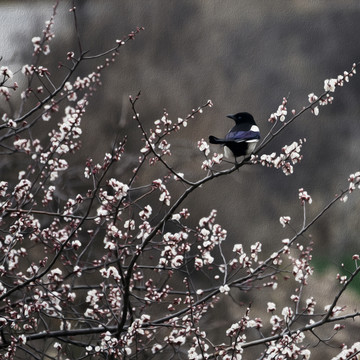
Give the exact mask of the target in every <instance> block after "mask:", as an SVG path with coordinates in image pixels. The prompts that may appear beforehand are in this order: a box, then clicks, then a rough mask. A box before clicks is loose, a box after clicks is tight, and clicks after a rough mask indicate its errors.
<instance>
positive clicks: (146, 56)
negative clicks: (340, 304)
mask: <svg viewBox="0 0 360 360" xmlns="http://www.w3.org/2000/svg"><path fill="white" fill-rule="evenodd" d="M52 5H53V2H52V1H39V2H35V1H22V2H17V1H11V2H0V17H1V25H0V30H2V31H1V35H0V36H1V38H2V41H1V42H2V44H3V45H2V46H1V51H0V52H2V55H3V57H4V59H3V61H2V62H1V65H8V66H9V67H10V69H11V70H12V71H14V72H15V71H16V70H19V69H20V68H21V66H20V64H23V63H31V61H32V59H31V57H30V54H31V52H32V44H31V38H32V37H33V36H39V35H40V34H41V30H42V29H43V26H44V21H45V20H47V19H48V18H49V17H50V14H51V12H52ZM70 6H71V2H70V1H64V2H62V3H61V4H60V6H59V9H58V16H57V18H56V20H55V33H56V38H55V39H54V40H53V42H52V43H51V49H52V54H51V55H49V56H48V60H47V61H49V63H48V64H47V65H48V67H49V68H50V69H51V72H52V73H54V74H55V73H56V71H57V70H56V66H57V61H54V59H56V60H62V61H65V56H66V52H67V51H70V50H77V47H76V42H75V41H74V39H75V32H74V28H73V18H72V16H71V14H69V12H68V10H67V9H68V8H69V7H70ZM77 11H78V20H79V33H80V36H81V39H82V43H83V48H84V49H86V50H89V51H90V54H95V53H98V52H101V51H102V50H106V49H108V48H109V47H112V46H113V45H114V41H115V39H120V38H122V37H123V36H124V35H126V34H128V33H129V32H130V31H131V30H133V29H135V27H136V26H144V27H145V31H143V32H142V33H141V34H139V35H138V36H137V38H136V39H135V40H134V41H132V42H129V43H127V44H126V46H125V47H124V48H123V49H122V50H121V53H120V56H119V58H118V60H117V62H116V63H115V64H114V65H112V66H111V67H110V68H109V69H108V71H106V72H105V73H104V76H103V87H102V88H100V89H98V91H97V93H96V94H95V96H94V97H93V98H92V99H91V104H90V106H89V108H88V110H87V115H86V117H85V122H83V131H84V135H83V147H82V149H81V151H80V152H79V153H78V154H77V155H76V158H74V159H73V161H75V163H76V164H78V166H79V167H80V166H83V165H84V161H85V159H86V158H87V157H92V158H94V159H98V160H99V159H102V158H103V154H104V152H107V151H109V149H110V144H111V142H112V141H113V139H114V136H115V134H119V135H120V136H122V135H125V134H128V136H129V144H128V150H129V151H130V153H128V155H127V156H128V158H127V159H128V160H127V165H126V166H124V165H123V167H122V168H119V170H118V176H119V177H120V178H121V177H122V176H123V177H124V181H126V179H128V176H127V174H128V172H129V171H130V169H132V168H133V166H134V165H135V164H136V161H137V156H138V153H137V152H138V150H139V148H140V146H142V145H141V143H140V141H139V138H140V133H139V130H138V129H137V127H136V125H135V124H134V122H133V120H132V113H131V109H130V107H129V103H128V96H129V95H136V94H137V93H138V92H139V90H141V94H142V95H141V98H140V100H139V103H138V111H139V113H140V117H141V119H142V121H143V123H144V124H145V126H146V127H151V126H152V124H153V121H154V120H155V119H158V118H160V117H161V116H162V112H163V109H164V108H166V110H167V112H168V113H169V117H170V118H171V119H173V120H175V121H176V119H177V118H178V117H185V116H186V115H187V114H188V113H189V112H190V111H191V109H192V108H196V107H198V106H199V105H201V104H204V103H206V101H207V100H208V99H211V100H212V101H213V103H214V106H213V107H212V108H211V109H206V110H205V111H204V114H203V115H201V116H198V117H196V119H195V120H194V121H193V122H191V123H189V125H188V127H187V128H186V129H184V130H182V131H181V132H180V133H179V134H177V135H175V136H174V137H173V138H172V141H171V144H172V153H173V157H172V160H171V164H172V165H173V166H174V168H175V170H177V171H180V172H183V173H185V176H187V177H189V178H192V179H194V178H197V177H198V176H199V174H201V173H202V172H201V170H200V164H201V162H202V160H203V158H202V156H201V153H200V152H199V151H198V149H197V147H196V144H197V140H199V139H201V138H204V139H207V137H208V135H209V134H213V135H222V134H224V133H225V132H226V131H227V130H228V128H229V127H231V126H232V123H231V120H230V119H227V118H226V117H225V115H226V114H228V113H235V112H239V111H248V112H250V113H252V114H253V115H254V117H255V119H256V121H257V123H258V125H259V127H260V129H261V132H262V135H263V136H264V135H265V134H266V133H267V132H268V131H269V129H270V127H271V125H270V124H269V123H268V122H267V119H268V118H269V116H270V114H271V113H273V112H275V111H276V110H277V108H278V106H279V105H280V104H281V102H282V98H283V97H284V96H288V95H289V101H288V109H289V113H290V111H291V109H295V110H296V111H299V110H301V108H302V107H303V106H306V105H307V104H308V94H309V93H311V92H314V93H315V94H317V95H320V94H321V93H322V92H323V83H324V79H327V78H332V77H336V76H337V75H338V74H341V73H343V71H344V70H350V69H351V66H352V64H353V63H354V62H358V61H359V60H360V50H359V34H360V21H359V19H360V3H359V1H357V0H356V1H355V0H354V1H346V2H339V1H337V0H326V1H300V0H298V1H291V2H290V1H286V0H275V1H266V0H264V1H251V0H246V1H238V0H226V1H204V0H203V1H201V0H196V1H185V0H181V1H159V0H152V1H139V0H137V1H110V0H108V1H104V2H103V1H102V2H100V1H79V3H78V4H77ZM93 65H94V63H87V64H85V66H83V67H82V68H81V69H80V73H81V74H82V75H85V74H87V73H89V72H91V71H92V69H93ZM54 76H56V75H54ZM334 96H335V100H334V103H333V104H332V105H329V106H326V107H321V108H320V114H319V116H317V117H315V116H314V115H312V114H311V113H310V112H307V113H306V114H305V115H303V116H301V117H300V118H299V119H298V120H296V122H294V123H293V124H292V125H291V126H290V127H288V128H287V130H286V131H285V132H283V133H282V134H281V136H279V137H278V138H277V139H276V140H275V141H274V142H272V143H271V144H270V145H269V146H268V147H267V148H265V149H264V150H263V152H264V153H267V154H270V153H271V152H272V151H276V152H277V153H279V152H280V151H281V148H282V146H284V145H285V144H291V143H292V142H293V141H297V140H299V139H300V138H306V139H307V142H306V143H305V145H304V147H303V155H304V159H303V160H302V162H301V163H300V164H298V165H296V166H295V173H294V174H293V175H292V176H288V177H286V176H285V175H284V174H283V173H282V171H281V170H274V169H268V168H265V167H261V166H251V167H246V168H242V169H241V170H240V171H239V172H235V173H233V174H232V175H230V176H227V177H226V178H224V177H222V178H220V179H217V180H215V181H213V182H211V183H210V184H207V185H206V186H204V187H203V188H201V189H198V190H197V193H196V194H195V196H194V198H193V199H192V200H191V199H190V200H189V201H188V203H187V204H186V206H188V207H189V209H190V211H191V213H192V219H193V221H194V223H196V222H197V221H198V219H199V218H201V217H202V216H207V215H208V214H209V212H210V210H211V209H213V208H216V209H218V211H219V215H218V221H219V223H220V224H222V226H223V227H224V228H226V229H227V230H228V239H227V240H226V241H227V242H228V243H229V244H230V245H229V251H230V250H231V249H232V245H231V244H233V243H238V242H241V243H244V244H246V245H250V244H253V243H255V242H256V241H261V242H263V244H264V246H263V249H264V252H266V253H272V252H273V251H274V250H275V249H277V248H278V247H279V244H280V241H281V239H283V238H285V237H289V236H291V234H292V232H291V231H284V230H283V229H282V227H281V225H280V224H279V222H278V219H279V217H280V216H282V215H289V216H291V217H292V219H293V220H292V225H293V226H294V228H295V229H299V228H300V226H301V224H302V221H303V219H302V208H301V207H300V204H299V200H298V189H299V188H301V187H303V188H305V190H307V191H308V192H309V194H310V195H311V196H312V197H313V204H312V205H310V206H308V209H307V210H308V214H307V217H308V219H311V218H312V217H313V216H315V215H316V214H317V212H318V211H319V210H321V209H322V208H323V207H324V206H325V205H326V204H327V203H328V202H329V201H330V200H331V199H332V198H333V197H334V195H335V194H336V193H338V192H339V191H341V189H345V188H347V186H348V185H347V178H348V175H349V174H350V173H352V172H355V171H357V170H359V169H360V166H359V165H360V164H359V145H358V138H359V135H360V121H359V120H360V102H359V100H360V80H359V78H358V75H356V76H355V77H354V78H352V79H351V81H350V83H349V84H346V86H345V87H344V88H339V89H337V90H336V92H335V94H334ZM0 105H1V110H3V109H5V105H4V104H3V103H1V104H0ZM212 150H213V151H218V150H219V149H218V148H216V147H212ZM16 161H17V160H14V158H11V157H9V158H7V159H6V160H4V161H2V164H1V165H0V171H1V177H2V178H6V177H9V176H10V175H9V174H10V173H11V172H12V171H14V172H15V171H17V170H18V169H17V163H16ZM15 169H16V170H15ZM80 174H81V172H80ZM152 175H153V176H156V175H157V174H152ZM67 176H69V179H71V180H74V181H79V184H81V180H80V179H78V178H77V176H76V175H71V174H70V175H67ZM71 176H74V177H73V178H72V177H71ZM157 177H159V176H157ZM149 179H150V178H149ZM145 180H146V179H145ZM63 186H64V187H68V186H69V184H66V183H65V184H63ZM79 186H80V185H79ZM358 220H359V195H358V194H356V193H355V194H353V195H352V196H350V198H349V200H348V202H347V203H346V204H345V205H344V204H342V203H339V204H337V205H336V206H335V207H334V208H333V209H331V211H330V212H329V214H328V215H327V216H326V217H325V218H323V219H322V220H321V221H320V222H318V223H317V224H316V226H314V227H313V228H312V229H311V231H310V233H311V235H312V240H313V241H314V248H315V251H314V266H315V269H316V270H323V269H324V268H326V269H328V271H332V270H330V269H331V267H333V268H334V269H335V270H334V271H338V270H337V269H338V268H339V266H340V264H341V262H343V261H345V259H346V258H351V255H352V254H353V253H356V252H358V251H359V248H358V232H359V224H358ZM308 235H309V234H308ZM308 240H309V238H308V237H306V238H305V239H304V243H307V242H308ZM325 291H326V290H325Z"/></svg>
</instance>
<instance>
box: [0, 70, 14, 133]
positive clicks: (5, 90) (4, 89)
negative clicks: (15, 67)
mask: <svg viewBox="0 0 360 360" xmlns="http://www.w3.org/2000/svg"><path fill="white" fill-rule="evenodd" d="M0 76H2V78H0V94H1V95H2V96H4V98H5V100H6V101H9V100H10V97H11V96H10V90H9V89H13V90H16V89H17V88H18V84H17V82H14V83H13V85H11V86H9V85H7V84H6V83H7V81H8V80H9V79H11V78H12V77H13V72H12V71H11V70H10V69H9V67H8V66H1V67H0ZM2 120H3V121H4V122H6V123H7V126H8V127H12V126H13V122H12V120H11V119H8V117H7V116H6V114H4V115H3V116H2Z"/></svg>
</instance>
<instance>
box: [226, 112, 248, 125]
mask: <svg viewBox="0 0 360 360" xmlns="http://www.w3.org/2000/svg"><path fill="white" fill-rule="evenodd" d="M226 117H228V118H230V119H233V120H234V121H235V122H236V123H237V124H241V123H248V124H255V120H254V118H253V116H252V115H251V114H249V113H247V112H240V113H237V114H234V115H227V116H226Z"/></svg>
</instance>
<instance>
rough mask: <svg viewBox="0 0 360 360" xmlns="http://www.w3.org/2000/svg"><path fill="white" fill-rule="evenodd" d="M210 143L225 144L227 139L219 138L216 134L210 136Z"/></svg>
mask: <svg viewBox="0 0 360 360" xmlns="http://www.w3.org/2000/svg"><path fill="white" fill-rule="evenodd" d="M209 142H210V144H225V143H226V142H227V141H226V140H225V139H219V138H217V137H216V136H212V135H211V136H209Z"/></svg>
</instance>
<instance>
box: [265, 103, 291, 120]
mask: <svg viewBox="0 0 360 360" xmlns="http://www.w3.org/2000/svg"><path fill="white" fill-rule="evenodd" d="M287 101H288V100H287V98H283V101H282V103H281V105H279V107H278V109H277V111H276V112H275V113H272V114H271V115H270V117H269V119H268V121H269V122H270V123H275V122H276V121H277V120H280V121H281V122H284V121H285V118H286V115H287V107H286V105H287Z"/></svg>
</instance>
